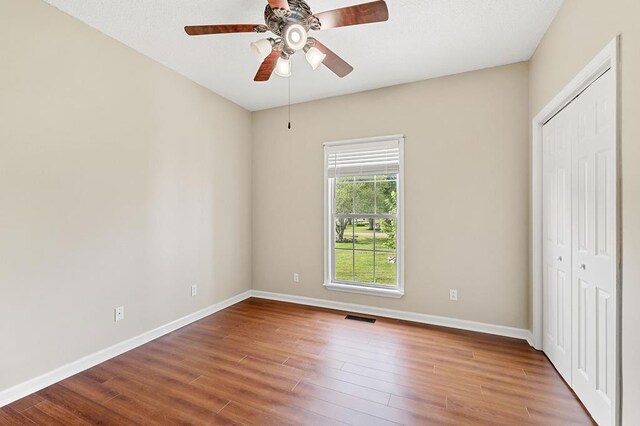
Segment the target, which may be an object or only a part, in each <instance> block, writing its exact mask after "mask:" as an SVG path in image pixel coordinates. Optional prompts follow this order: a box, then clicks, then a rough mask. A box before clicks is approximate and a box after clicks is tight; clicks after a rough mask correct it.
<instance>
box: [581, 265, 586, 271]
mask: <svg viewBox="0 0 640 426" xmlns="http://www.w3.org/2000/svg"><path fill="white" fill-rule="evenodd" d="M580 269H582V270H583V271H586V270H587V265H585V264H584V263H581V264H580Z"/></svg>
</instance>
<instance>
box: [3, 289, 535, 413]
mask: <svg viewBox="0 0 640 426" xmlns="http://www.w3.org/2000/svg"><path fill="white" fill-rule="evenodd" d="M250 297H257V298H260V299H269V300H279V301H282V302H290V303H297V304H300V305H309V306H317V307H321V308H328V309H336V310H340V311H349V312H354V313H361V314H367V315H375V316H379V317H386V318H394V319H400V320H405V321H413V322H419V323H423V324H431V325H439V326H443V327H451V328H457V329H461V330H469V331H476V332H479V333H488V334H494V335H498V336H506V337H513V338H516V339H522V340H526V341H527V342H529V344H530V345H531V346H533V344H532V342H533V335H532V334H531V331H529V330H526V329H521V328H514V327H506V326H502V325H495V324H486V323H481V322H475V321H467V320H460V319H455V318H448V317H441V316H436V315H427V314H419V313H415V312H405V311H398V310H394V309H385V308H376V307H373V306H366V305H357V304H353V303H343V302H334V301H331V300H324V299H313V298H310V297H302V296H294V295H289V294H280V293H270V292H265V291H258V290H249V291H246V292H244V293H241V294H239V295H237V296H234V297H231V298H229V299H227V300H224V301H222V302H219V303H216V304H214V305H211V306H209V307H207V308H204V309H202V310H200V311H197V312H194V313H192V314H190V315H187V316H185V317H182V318H180V319H177V320H175V321H172V322H170V323H168V324H165V325H163V326H160V327H158V328H155V329H153V330H150V331H148V332H146V333H143V334H141V335H139V336H136V337H133V338H131V339H128V340H125V341H123V342H120V343H117V344H115V345H113V346H111V347H108V348H106V349H103V350H101V351H98V352H95V353H93V354H90V355H87V356H85V357H83V358H80V359H79V360H77V361H73V362H71V363H69V364H66V365H63V366H62V367H59V368H56V369H55V370H53V371H50V372H48V373H45V374H43V375H41V376H39V377H36V378H34V379H31V380H29V381H26V382H24V383H21V384H18V385H16V386H13V387H11V388H9V389H6V390H4V391H1V392H0V407H3V406H5V405H7V404H10V403H12V402H14V401H17V400H18V399H20V398H24V397H25V396H27V395H31V394H32V393H34V392H37V391H39V390H41V389H44V388H46V387H47V386H50V385H52V384H54V383H57V382H59V381H61V380H64V379H66V378H68V377H71V376H73V375H74V374H78V373H80V372H81V371H84V370H87V369H89V368H91V367H93V366H95V365H98V364H100V363H101V362H105V361H107V360H109V359H111V358H114V357H116V356H118V355H121V354H123V353H125V352H128V351H130V350H132V349H135V348H137V347H138V346H141V345H144V344H145V343H148V342H150V341H152V340H154V339H157V338H158V337H161V336H164V335H165V334H168V333H171V332H172V331H175V330H177V329H179V328H182V327H184V326H186V325H189V324H191V323H193V322H195V321H198V320H200V319H202V318H204V317H206V316H209V315H211V314H214V313H216V312H218V311H221V310H222V309H225V308H228V307H229V306H231V305H235V304H236V303H238V302H241V301H243V300H245V299H248V298H250Z"/></svg>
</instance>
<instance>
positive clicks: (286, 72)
mask: <svg viewBox="0 0 640 426" xmlns="http://www.w3.org/2000/svg"><path fill="white" fill-rule="evenodd" d="M273 72H274V73H275V74H276V75H277V76H279V77H291V60H290V59H289V58H288V57H285V56H283V55H281V56H280V58H278V62H277V63H276V69H275V70H273Z"/></svg>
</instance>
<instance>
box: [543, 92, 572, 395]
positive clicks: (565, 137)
mask: <svg viewBox="0 0 640 426" xmlns="http://www.w3.org/2000/svg"><path fill="white" fill-rule="evenodd" d="M576 137H577V120H576V119H575V110H574V109H573V107H572V105H569V106H568V107H567V108H565V109H564V110H563V111H561V112H560V113H559V114H558V115H556V116H555V117H554V118H553V119H552V120H551V121H549V122H548V123H547V124H545V126H544V127H543V168H544V188H543V209H544V220H543V235H544V242H543V267H544V271H543V294H544V299H543V305H544V306H543V309H544V316H543V350H544V352H545V353H546V354H547V356H548V357H549V359H550V360H551V362H553V364H554V365H555V367H556V369H557V370H558V371H559V372H560V374H561V375H562V377H564V379H565V380H566V381H567V383H569V384H571V359H572V355H571V264H572V262H571V145H572V143H573V140H574V139H575V138H576Z"/></svg>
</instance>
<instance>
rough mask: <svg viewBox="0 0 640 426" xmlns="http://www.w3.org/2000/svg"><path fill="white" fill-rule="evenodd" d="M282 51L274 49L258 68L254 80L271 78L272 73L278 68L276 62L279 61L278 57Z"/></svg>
mask: <svg viewBox="0 0 640 426" xmlns="http://www.w3.org/2000/svg"><path fill="white" fill-rule="evenodd" d="M281 53H282V51H280V50H274V51H273V52H271V53H270V54H269V56H267V57H266V58H265V60H264V61H262V64H261V65H260V68H258V72H257V73H256V76H255V78H254V79H253V81H267V80H269V79H270V78H271V74H273V70H274V69H276V64H277V63H278V59H279V58H280V54H281Z"/></svg>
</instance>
